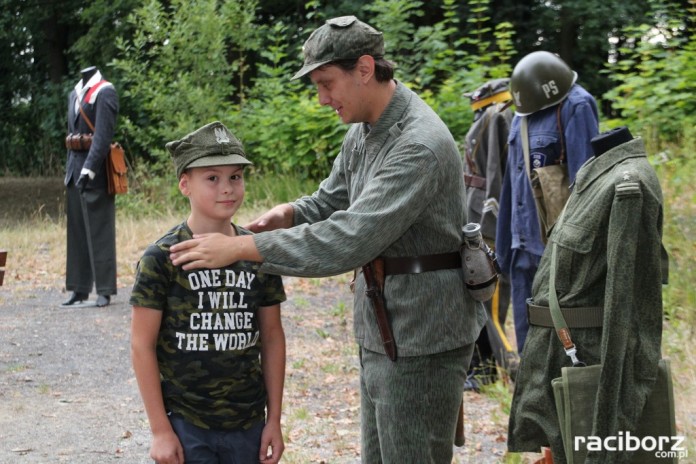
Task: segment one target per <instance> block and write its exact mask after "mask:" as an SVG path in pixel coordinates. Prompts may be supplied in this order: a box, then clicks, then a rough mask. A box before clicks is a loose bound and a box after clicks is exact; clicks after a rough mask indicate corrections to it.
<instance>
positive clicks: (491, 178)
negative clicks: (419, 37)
mask: <svg viewBox="0 0 696 464" xmlns="http://www.w3.org/2000/svg"><path fill="white" fill-rule="evenodd" d="M509 83H510V79H508V78H501V79H493V80H490V81H488V82H486V83H485V84H483V85H482V86H480V87H479V88H477V89H476V90H475V91H474V92H471V93H465V94H464V95H465V96H467V97H469V98H470V100H471V109H472V110H473V111H474V123H473V124H472V126H471V128H470V129H469V131H468V133H467V135H466V138H465V140H464V146H465V163H464V183H465V184H466V187H467V188H466V200H467V214H468V217H469V222H478V223H480V224H481V234H482V236H483V238H484V239H485V240H486V242H487V243H488V245H489V246H490V247H494V246H495V230H496V223H497V221H498V210H499V205H498V200H499V198H500V189H501V186H502V183H503V174H504V172H505V164H506V162H507V145H508V144H507V139H508V134H509V132H510V121H511V120H512V116H513V112H512V110H511V109H510V103H511V100H512V96H511V95H510V91H509ZM509 304H510V282H509V281H508V279H507V278H506V276H505V275H501V276H499V280H498V287H497V289H496V292H495V294H494V295H493V298H492V299H491V300H490V301H488V302H486V303H485V305H486V310H487V311H488V321H487V322H486V328H485V330H482V331H481V333H480V335H479V337H478V339H477V340H476V348H475V350H474V355H473V358H472V360H471V366H470V368H469V373H468V377H467V382H466V386H465V389H466V390H474V391H478V390H479V385H480V384H481V383H482V384H488V383H490V382H493V381H495V379H496V378H497V373H496V367H495V362H496V360H497V361H498V364H499V365H500V366H501V367H502V368H503V369H506V370H508V372H509V373H510V374H511V375H514V373H515V370H516V369H517V361H518V360H517V349H516V347H515V348H513V347H512V346H511V345H510V343H509V342H508V340H507V337H506V335H505V331H504V326H505V319H506V316H507V309H508V306H509Z"/></svg>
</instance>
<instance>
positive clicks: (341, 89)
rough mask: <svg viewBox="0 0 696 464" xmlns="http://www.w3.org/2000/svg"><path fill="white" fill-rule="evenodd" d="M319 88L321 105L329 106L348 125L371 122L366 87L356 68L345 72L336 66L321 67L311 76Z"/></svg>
mask: <svg viewBox="0 0 696 464" xmlns="http://www.w3.org/2000/svg"><path fill="white" fill-rule="evenodd" d="M309 76H310V78H311V79H312V82H313V83H314V84H316V86H317V92H318V95H319V104H320V105H322V106H325V105H328V106H331V108H333V109H334V111H336V114H337V115H338V117H339V118H341V121H343V122H344V123H346V124H350V123H356V122H371V121H369V120H368V116H367V113H366V111H365V109H364V108H365V105H364V100H365V99H364V94H363V93H364V91H365V85H364V83H363V81H362V80H361V76H360V72H359V71H358V68H357V67H356V68H355V69H353V70H352V71H344V70H343V69H342V68H339V67H338V66H335V65H331V64H329V65H326V66H321V67H320V68H317V69H315V70H314V71H312V72H311V74H310V75H309Z"/></svg>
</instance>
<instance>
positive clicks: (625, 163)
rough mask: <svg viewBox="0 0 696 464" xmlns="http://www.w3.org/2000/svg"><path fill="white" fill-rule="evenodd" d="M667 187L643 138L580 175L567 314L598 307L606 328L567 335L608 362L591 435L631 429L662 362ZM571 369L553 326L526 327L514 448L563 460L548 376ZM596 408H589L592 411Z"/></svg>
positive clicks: (562, 235)
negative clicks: (649, 157)
mask: <svg viewBox="0 0 696 464" xmlns="http://www.w3.org/2000/svg"><path fill="white" fill-rule="evenodd" d="M662 220H663V210H662V191H661V189H660V184H659V182H658V179H657V177H656V175H655V172H654V170H653V168H652V166H650V164H649V163H648V160H647V158H646V154H645V149H644V146H643V142H642V140H641V139H633V140H631V141H629V142H626V143H624V144H622V145H619V146H617V147H615V148H613V149H611V150H609V151H607V152H606V153H604V154H602V155H600V156H598V157H594V158H591V159H589V160H588V161H587V162H586V163H585V164H584V165H583V166H582V168H581V169H580V171H579V172H578V174H577V178H576V181H575V186H574V187H573V193H572V195H571V196H570V199H569V201H568V204H567V206H566V211H565V215H564V218H563V223H562V224H561V226H560V227H559V228H558V229H555V230H553V231H552V234H551V237H550V240H551V242H554V243H556V245H557V272H556V290H557V294H558V300H559V303H560V306H561V308H574V307H575V308H579V307H591V306H599V307H602V308H603V314H604V316H603V327H601V328H589V329H588V328H585V329H579V328H575V329H571V333H572V337H573V341H574V343H575V345H576V346H577V347H578V358H579V359H580V360H581V361H583V362H585V363H586V364H587V365H594V364H599V363H601V364H603V368H602V372H601V376H600V384H599V392H598V395H597V403H596V408H595V411H594V418H593V427H592V435H593V436H598V437H607V436H619V431H621V432H624V433H625V432H629V431H630V432H635V429H636V424H637V421H638V419H639V418H640V413H641V410H642V408H643V405H644V404H645V401H646V399H647V397H648V394H649V393H650V391H651V390H652V387H653V384H654V381H655V377H656V373H657V364H658V361H659V360H660V358H661V350H660V345H661V339H662V293H661V291H662V282H663V280H666V267H663V264H664V261H663V259H664V254H663V253H662V251H663V248H662ZM551 248H552V247H551V246H549V247H547V249H546V252H544V255H543V257H542V259H541V263H540V265H539V270H538V272H537V274H536V276H535V279H534V285H533V300H534V304H536V305H541V306H548V292H549V270H550V261H551V259H550V258H551ZM571 364H572V363H571V362H570V359H569V358H568V356H566V354H565V352H564V350H563V347H562V345H561V342H560V341H559V339H558V336H557V335H556V332H555V330H554V329H553V328H546V327H539V326H530V331H529V335H528V337H527V342H526V344H525V347H524V351H523V353H522V363H521V364H520V369H519V373H518V376H517V382H516V385H515V393H514V397H513V402H512V409H511V414H510V428H509V437H508V446H509V449H510V450H511V451H536V452H538V451H539V450H540V447H541V446H549V445H550V446H551V448H552V451H553V458H554V462H555V463H564V462H566V460H565V455H564V453H563V445H562V440H561V434H560V430H559V425H558V417H557V415H556V408H555V403H554V398H553V392H552V389H551V380H552V379H554V378H556V377H560V375H561V367H563V366H570V365H571ZM590 406H591V405H588V407H590ZM629 459H630V453H627V452H618V451H614V452H609V451H601V452H598V451H593V452H590V454H589V455H588V457H587V461H586V463H597V464H600V463H601V464H613V463H625V462H628V461H629Z"/></svg>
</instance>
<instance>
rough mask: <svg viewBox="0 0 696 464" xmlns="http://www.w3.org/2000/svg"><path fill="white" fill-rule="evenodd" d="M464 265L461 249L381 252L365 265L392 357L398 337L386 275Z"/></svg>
mask: <svg viewBox="0 0 696 464" xmlns="http://www.w3.org/2000/svg"><path fill="white" fill-rule="evenodd" d="M461 266H462V258H461V255H460V254H459V252H458V251H457V252H450V253H440V254H437V255H422V256H404V257H397V258H387V257H384V256H380V257H378V258H375V259H373V260H372V261H370V262H369V263H367V264H366V265H365V266H363V268H362V272H363V277H364V278H365V285H366V289H365V294H366V295H367V297H368V298H369V299H370V302H371V303H372V309H373V310H374V313H375V319H376V320H377V328H378V329H379V335H380V337H381V338H382V346H383V347H384V352H385V353H386V355H387V356H388V357H389V359H391V360H392V361H396V341H395V340H394V335H393V333H392V330H391V325H390V324H389V315H388V314H387V305H386V302H385V301H384V278H385V276H387V275H394V274H419V273H421V272H429V271H439V270H441V269H457V268H461Z"/></svg>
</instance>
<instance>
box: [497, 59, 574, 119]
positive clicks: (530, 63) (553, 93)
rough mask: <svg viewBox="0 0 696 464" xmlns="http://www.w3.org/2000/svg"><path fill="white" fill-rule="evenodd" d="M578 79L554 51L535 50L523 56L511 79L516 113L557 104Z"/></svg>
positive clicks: (528, 112) (527, 113) (529, 112)
mask: <svg viewBox="0 0 696 464" xmlns="http://www.w3.org/2000/svg"><path fill="white" fill-rule="evenodd" d="M577 78H578V74H577V73H576V72H575V71H573V70H572V69H570V67H569V66H568V65H567V64H566V63H565V61H563V60H562V59H561V58H560V57H559V56H558V55H556V54H554V53H551V52H546V51H537V52H532V53H530V54H528V55H526V56H525V57H524V58H522V59H521V60H520V61H519V62H518V63H517V65H516V66H515V69H513V71H512V77H511V78H510V91H511V92H512V99H513V101H514V103H515V107H516V113H517V114H518V115H520V116H527V115H529V114H532V113H536V112H537V111H540V110H543V109H545V108H548V107H550V106H553V105H555V104H557V103H559V102H560V101H561V100H563V98H565V96H566V95H567V94H568V91H570V88H571V87H572V86H573V84H574V83H575V80H576V79H577Z"/></svg>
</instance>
